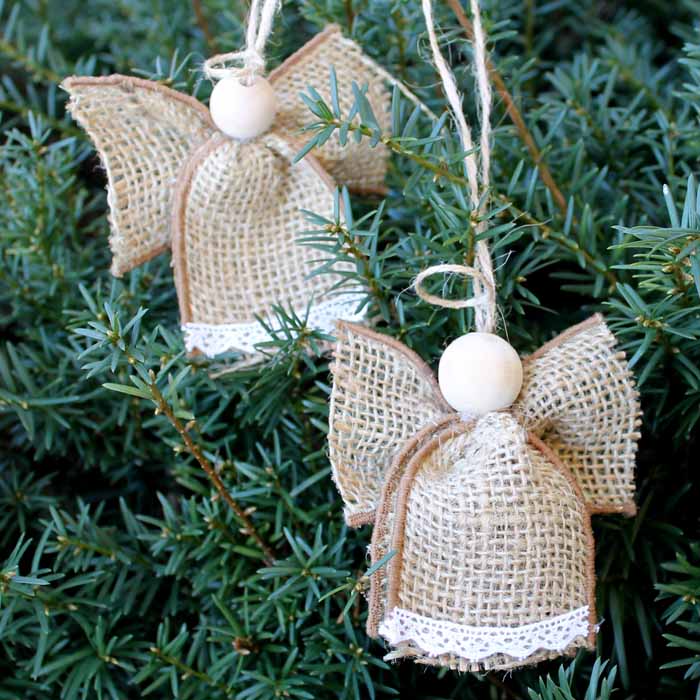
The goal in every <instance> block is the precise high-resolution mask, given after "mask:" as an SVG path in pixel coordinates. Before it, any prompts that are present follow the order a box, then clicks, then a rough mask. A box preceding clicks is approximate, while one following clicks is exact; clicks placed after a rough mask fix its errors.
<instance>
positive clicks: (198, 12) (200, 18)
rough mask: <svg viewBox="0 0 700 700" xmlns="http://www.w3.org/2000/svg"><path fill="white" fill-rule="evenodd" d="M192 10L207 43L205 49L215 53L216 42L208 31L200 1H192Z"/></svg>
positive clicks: (207, 23)
mask: <svg viewBox="0 0 700 700" xmlns="http://www.w3.org/2000/svg"><path fill="white" fill-rule="evenodd" d="M192 9H193V10H194V16H195V19H196V20H197V26H198V27H199V29H200V31H201V32H202V34H203V35H204V40H205V41H206V43H207V48H208V49H209V51H210V52H211V53H216V52H217V49H216V42H215V40H214V36H213V35H212V33H211V30H210V29H209V22H208V20H207V16H206V15H205V14H204V8H203V7H202V0H192Z"/></svg>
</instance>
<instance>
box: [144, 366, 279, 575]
mask: <svg viewBox="0 0 700 700" xmlns="http://www.w3.org/2000/svg"><path fill="white" fill-rule="evenodd" d="M149 388H150V390H151V394H152V396H153V400H154V401H155V402H156V405H157V407H158V412H159V413H162V414H163V415H164V416H165V417H166V418H167V419H168V420H169V421H170V424H171V425H172V426H173V427H174V428H175V430H177V432H178V433H179V434H180V437H181V438H182V441H183V442H184V443H185V447H186V448H187V451H188V452H189V453H190V454H191V455H192V456H193V457H194V458H195V459H196V460H197V462H198V463H199V466H200V467H202V469H203V470H204V472H205V473H206V475H207V476H208V477H209V478H210V479H211V481H212V483H213V484H214V486H215V488H216V490H217V491H218V492H219V495H220V496H221V498H223V499H224V501H226V503H227V504H228V505H229V506H230V508H231V510H232V511H233V512H234V513H235V514H236V516H237V517H238V519H239V520H240V521H241V522H242V523H243V526H244V531H245V533H246V534H248V535H250V536H251V537H252V538H253V539H254V540H255V542H256V543H257V545H258V546H259V547H260V549H262V551H263V553H264V554H265V563H266V564H267V565H268V566H270V565H272V564H273V563H274V561H275V553H274V552H273V551H272V549H271V548H270V547H269V546H268V545H267V544H266V543H265V540H263V538H262V537H261V536H260V533H259V532H258V531H257V529H256V528H255V525H254V524H253V521H252V520H251V519H250V518H249V517H248V515H247V513H246V512H245V510H244V509H243V508H241V506H240V505H239V504H238V503H237V502H236V501H235V500H234V499H233V498H232V497H231V494H230V493H229V492H228V490H227V489H226V487H225V486H224V483H223V482H222V481H221V478H220V477H219V475H218V474H217V473H216V470H215V469H214V467H213V466H212V464H211V462H210V461H209V460H208V459H207V458H206V457H205V456H204V454H203V453H202V450H201V448H200V447H199V445H198V444H197V443H196V442H194V441H193V440H192V438H191V437H190V435H189V432H188V430H187V428H186V427H185V426H184V425H183V424H182V421H181V420H180V419H179V418H178V417H177V416H176V415H175V413H174V412H173V409H172V408H171V407H170V404H169V403H168V402H167V401H166V400H165V398H164V397H163V394H161V393H160V389H159V388H158V386H157V385H156V382H155V377H154V378H153V379H152V381H151V384H150V385H149Z"/></svg>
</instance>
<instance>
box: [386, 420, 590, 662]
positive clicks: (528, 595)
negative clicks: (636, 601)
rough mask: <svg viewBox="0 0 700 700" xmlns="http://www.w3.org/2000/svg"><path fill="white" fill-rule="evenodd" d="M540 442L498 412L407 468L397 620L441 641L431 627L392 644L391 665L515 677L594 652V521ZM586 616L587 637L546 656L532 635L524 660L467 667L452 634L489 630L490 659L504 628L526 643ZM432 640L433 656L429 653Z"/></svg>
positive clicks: (392, 583)
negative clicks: (582, 651) (493, 638)
mask: <svg viewBox="0 0 700 700" xmlns="http://www.w3.org/2000/svg"><path fill="white" fill-rule="evenodd" d="M533 442H534V444H533ZM533 442H531V441H529V440H528V436H527V433H526V432H525V431H524V430H523V428H522V427H521V426H520V425H519V423H518V422H517V421H516V420H515V419H514V418H513V417H512V416H509V415H508V414H505V413H493V414H489V415H487V416H485V417H483V418H481V419H480V420H478V421H476V422H474V423H471V424H465V423H461V422H452V423H451V424H448V425H445V426H444V427H443V429H442V430H441V431H439V432H438V433H437V434H436V435H434V436H433V437H432V439H430V440H428V441H427V443H426V444H424V445H423V446H422V447H421V448H420V449H418V450H417V451H416V452H415V454H414V455H413V457H412V458H411V459H409V460H408V463H407V465H406V469H405V472H404V474H403V476H402V478H401V480H400V483H399V484H398V488H397V489H396V493H395V494H393V498H394V499H395V506H394V507H393V508H392V509H390V510H391V511H393V512H392V514H391V518H392V519H393V522H392V523H391V524H390V527H389V529H390V530H391V531H392V537H391V548H392V549H393V550H395V552H396V553H395V556H394V557H393V558H392V559H390V560H389V563H388V564H387V580H388V587H387V588H388V591H387V594H386V595H387V611H388V612H389V613H391V611H393V610H395V609H400V610H401V611H408V612H409V613H413V614H416V615H419V616H421V617H422V618H425V619H426V620H429V621H431V622H430V623H428V622H425V624H426V625H429V626H430V627H431V629H432V631H433V632H435V633H436V634H432V636H431V634H427V636H425V635H426V632H427V631H428V630H426V629H425V628H423V627H420V628H416V629H414V630H413V631H414V632H415V633H416V634H417V635H418V638H417V639H411V638H406V639H403V640H401V641H400V642H399V643H397V642H396V640H393V642H394V643H395V644H396V647H397V648H396V650H395V651H394V652H393V653H392V654H391V655H390V656H391V658H399V657H403V656H408V657H411V658H413V659H414V660H416V661H421V662H424V663H431V664H439V665H445V666H449V667H451V668H457V669H459V670H471V671H475V670H488V669H506V668H511V667H513V666H520V665H524V664H529V663H535V662H537V661H540V660H542V659H544V658H549V657H551V656H557V655H559V654H561V653H572V652H574V651H575V650H576V649H577V648H579V647H582V646H590V645H591V644H592V643H593V641H594V639H595V627H594V625H593V622H592V621H594V620H595V610H594V603H595V601H594V572H593V539H592V535H591V530H590V516H589V513H588V510H587V507H586V505H585V503H584V501H583V498H582V495H581V491H580V488H579V487H578V485H577V483H576V482H575V480H574V479H573V477H572V476H571V474H570V473H569V472H568V470H566V469H565V468H564V467H563V466H562V465H561V464H558V463H556V462H557V460H556V457H555V456H554V455H553V454H552V453H551V452H548V451H547V450H546V448H544V449H540V447H543V446H542V445H541V443H539V441H537V439H536V438H534V441H533ZM538 445H539V447H538ZM387 497H392V496H391V495H387ZM379 525H380V523H379V521H378V522H377V526H379ZM582 608H587V609H586V610H585V611H584V614H585V617H586V619H585V621H584V625H583V629H581V625H580V624H579V626H578V627H572V628H569V629H563V630H562V631H561V633H560V634H559V635H558V639H559V640H560V641H561V640H564V641H562V646H561V647H557V648H547V647H546V646H544V647H540V648H538V647H537V634H536V633H531V632H529V633H528V634H527V635H526V636H525V637H524V638H523V640H522V648H523V649H526V650H527V655H525V656H523V655H517V656H510V655H509V654H504V653H489V654H487V655H485V656H481V655H479V654H476V655H475V656H474V657H464V656H460V654H459V653H456V652H457V650H458V649H459V643H460V638H459V636H458V635H454V634H453V636H452V637H451V633H450V632H449V630H444V629H442V628H441V626H442V625H443V624H448V625H450V624H451V625H453V626H454V625H464V626H469V627H472V628H473V627H476V628H479V629H480V630H481V629H483V636H484V640H485V641H484V642H483V648H484V649H488V648H489V635H490V633H491V631H492V630H493V629H494V628H500V629H501V630H502V628H508V629H509V630H512V638H513V640H516V641H518V637H519V634H520V635H522V634H523V633H522V632H519V631H518V630H519V628H523V626H526V625H533V624H537V623H545V624H546V623H547V621H548V620H551V619H553V618H556V617H557V616H562V615H566V614H568V613H572V612H573V611H577V610H581V609H582ZM373 612H374V614H376V612H377V611H373ZM571 629H573V630H574V632H573V633H572V632H571ZM577 630H578V631H577ZM421 635H422V636H421ZM426 639H427V640H428V642H427V643H428V645H429V646H430V645H431V644H432V645H433V646H431V647H430V648H423V647H422V646H421V643H426ZM453 644H454V645H457V646H456V647H453V646H452V645H453ZM528 645H529V646H528ZM496 646H497V645H496ZM516 646H517V644H516ZM530 647H532V648H530ZM440 652H441V653H440Z"/></svg>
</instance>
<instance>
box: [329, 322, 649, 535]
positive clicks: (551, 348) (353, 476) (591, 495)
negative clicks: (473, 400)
mask: <svg viewBox="0 0 700 700" xmlns="http://www.w3.org/2000/svg"><path fill="white" fill-rule="evenodd" d="M338 333H339V335H338V343H337V346H336V353H335V359H334V362H333V364H332V367H331V369H332V372H333V389H332V393H331V407H330V417H329V425H330V430H329V438H328V440H329V448H330V449H329V451H330V459H331V464H332V467H333V475H334V479H335V482H336V484H337V485H338V488H339V491H340V494H341V496H342V498H343V501H344V504H345V517H346V520H347V522H348V523H349V524H350V525H353V526H357V525H361V524H364V523H368V522H372V521H373V515H372V514H373V513H375V511H376V509H377V505H378V501H379V497H380V494H381V491H382V488H383V485H384V483H385V478H386V475H387V473H388V471H389V469H390V467H391V464H392V461H393V460H394V458H395V457H396V455H397V454H398V453H399V452H400V451H401V450H402V449H403V448H404V446H405V442H406V440H410V439H411V438H413V437H414V436H415V435H416V434H417V433H418V432H419V431H420V430H421V429H423V428H425V427H426V426H429V425H434V424H435V423H436V422H437V421H439V420H441V419H445V418H446V417H448V416H449V415H451V414H452V411H451V409H450V408H449V407H448V406H447V405H446V404H445V402H444V400H443V399H442V396H441V394H440V391H439V388H438V387H437V384H436V382H435V379H434V377H433V375H432V373H431V372H430V370H429V369H428V368H427V366H426V365H425V363H424V362H423V361H422V360H420V359H419V358H417V357H416V356H415V354H414V353H411V352H410V351H408V349H407V348H405V347H404V346H403V345H401V344H400V343H397V342H396V341H394V340H392V339H390V338H386V337H385V336H381V335H379V334H376V333H372V332H368V331H367V330H366V329H363V328H362V327H359V326H354V325H351V324H345V325H344V326H342V327H341V328H339V331H338ZM523 368H524V375H525V381H524V385H523V389H522V391H521V393H520V396H519V397H518V399H517V401H516V403H515V404H514V405H513V406H512V407H511V408H510V409H508V410H509V411H510V412H511V413H512V414H513V415H516V416H518V420H519V421H520V422H521V423H522V424H523V426H524V427H525V428H526V429H527V430H531V431H532V432H533V433H534V434H536V435H537V436H539V437H542V438H543V439H544V440H545V441H546V442H547V444H548V446H551V447H552V449H553V450H554V451H555V452H556V454H557V456H558V457H559V458H560V459H561V460H562V461H563V462H564V463H565V464H566V466H567V468H568V469H570V470H571V472H572V474H574V476H575V477H576V479H577V480H578V482H579V484H580V486H581V489H582V491H583V493H584V496H585V499H586V502H587V503H588V505H589V506H590V508H591V510H592V511H593V512H598V513H610V512H620V513H625V514H627V515H631V514H633V513H634V512H635V505H634V500H633V495H634V461H635V452H636V446H637V440H638V439H639V432H638V426H639V421H640V418H639V414H640V409H639V400H638V395H637V391H636V389H635V387H634V381H633V379H632V377H631V375H630V372H629V370H628V368H627V366H626V363H625V359H624V353H621V352H619V351H617V350H616V348H615V339H614V336H613V335H612V334H611V333H610V331H609V330H608V328H607V326H606V325H605V323H604V321H603V319H602V317H600V316H598V315H596V316H593V317H592V318H590V319H589V320H588V321H585V322H584V323H582V324H580V325H579V326H575V327H574V328H571V329H569V330H568V331H566V332H565V333H563V334H561V335H560V336H559V337H557V338H555V339H554V340H553V341H551V342H550V343H548V344H547V345H545V346H544V347H543V348H542V349H541V350H539V351H537V352H536V353H534V354H533V355H532V356H530V357H529V358H528V357H526V358H525V359H524V360H523ZM397 441H398V443H400V444H397Z"/></svg>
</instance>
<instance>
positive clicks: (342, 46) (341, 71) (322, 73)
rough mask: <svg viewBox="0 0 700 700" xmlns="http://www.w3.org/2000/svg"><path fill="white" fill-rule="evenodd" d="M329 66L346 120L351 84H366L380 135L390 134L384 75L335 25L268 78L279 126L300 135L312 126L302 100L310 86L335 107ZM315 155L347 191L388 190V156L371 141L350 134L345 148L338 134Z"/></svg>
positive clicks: (362, 85) (389, 116) (389, 101)
mask: <svg viewBox="0 0 700 700" xmlns="http://www.w3.org/2000/svg"><path fill="white" fill-rule="evenodd" d="M331 67H333V68H334V69H335V73H336V78H337V84H338V103H339V105H340V109H341V114H342V116H343V117H347V116H348V114H349V111H350V108H351V107H352V105H353V104H354V102H355V97H354V95H353V91H352V84H353V82H354V83H356V84H357V86H358V87H359V88H363V87H364V86H365V85H366V86H367V93H366V94H367V98H368V100H369V103H370V104H371V106H372V111H373V113H374V115H375V117H376V119H377V122H378V124H379V126H380V127H381V129H382V132H383V133H385V134H389V133H390V130H391V94H390V92H389V90H388V89H387V80H386V77H385V76H386V74H385V72H384V71H383V70H382V69H381V68H380V67H379V66H378V65H377V64H376V63H374V61H372V60H371V59H370V58H369V57H368V56H367V55H365V54H364V53H363V51H362V49H360V47H359V46H358V45H357V44H356V43H355V42H354V41H352V40H351V39H347V38H345V37H344V36H343V35H342V33H341V31H340V27H338V26H337V25H330V26H329V27H327V28H326V29H325V30H324V31H323V32H321V33H320V34H318V35H317V36H315V37H314V38H313V39H312V40H311V41H309V42H308V43H307V44H306V45H305V46H303V47H302V48H301V49H300V50H299V51H297V52H296V53H295V54H293V55H292V56H291V57H290V58H288V59H287V60H286V61H285V62H284V63H283V64H282V65H281V66H280V67H279V68H277V69H276V70H274V71H273V72H272V73H271V74H270V81H271V82H272V84H273V87H274V88H275V94H276V95H277V99H278V104H279V111H278V115H277V121H276V128H277V129H280V130H286V131H288V132H289V133H296V132H298V131H299V130H300V129H301V128H302V127H303V126H305V125H307V124H309V123H312V122H313V120H314V117H313V115H311V114H310V112H309V111H308V108H307V107H306V106H305V105H304V103H303V101H302V100H301V99H300V97H299V95H300V93H308V86H309V85H311V86H312V87H313V88H314V89H315V90H317V91H318V93H319V94H320V95H321V97H323V98H324V100H325V101H326V103H327V104H328V105H329V106H332V104H333V103H332V101H331V92H330V73H331ZM354 121H355V123H359V122H360V116H359V115H357V116H356V118H355V120H354ZM316 156H317V157H318V159H319V161H320V162H321V164H322V165H323V166H324V168H326V170H328V172H329V173H330V174H331V176H332V177H333V178H335V180H336V181H337V182H339V183H342V184H345V185H347V187H348V188H350V189H352V190H354V191H356V192H377V193H382V192H384V191H385V187H384V176H385V175H386V169H387V161H388V158H389V152H388V150H387V148H386V147H385V146H383V145H382V144H378V145H376V146H375V147H374V148H372V147H371V146H370V139H369V138H366V137H365V138H363V139H362V140H361V141H360V143H356V142H355V139H354V137H353V134H350V135H349V137H348V141H347V143H346V145H345V146H341V145H340V141H339V138H338V132H336V133H335V134H334V135H333V136H332V138H330V139H329V140H328V141H327V142H326V143H325V144H324V145H323V146H322V147H321V148H320V149H319V150H318V151H317V152H316Z"/></svg>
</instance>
